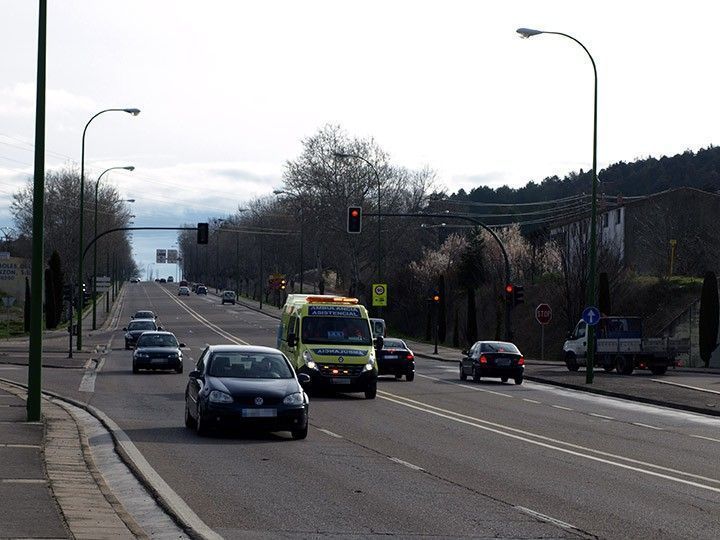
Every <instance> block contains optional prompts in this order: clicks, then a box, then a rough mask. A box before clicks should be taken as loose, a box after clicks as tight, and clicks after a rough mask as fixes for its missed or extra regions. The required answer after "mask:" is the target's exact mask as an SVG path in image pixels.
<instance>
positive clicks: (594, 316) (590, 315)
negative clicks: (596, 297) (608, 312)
mask: <svg viewBox="0 0 720 540" xmlns="http://www.w3.org/2000/svg"><path fill="white" fill-rule="evenodd" d="M582 320H583V321H585V322H586V323H588V324H589V325H590V326H595V325H596V324H597V323H599V322H600V310H599V309H598V308H596V307H595V306H590V307H586V308H585V309H584V310H583V312H582Z"/></svg>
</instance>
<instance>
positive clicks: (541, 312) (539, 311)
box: [535, 304, 552, 361]
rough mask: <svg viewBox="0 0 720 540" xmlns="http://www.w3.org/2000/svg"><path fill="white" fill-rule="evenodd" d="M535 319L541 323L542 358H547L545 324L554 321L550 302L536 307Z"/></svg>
mask: <svg viewBox="0 0 720 540" xmlns="http://www.w3.org/2000/svg"><path fill="white" fill-rule="evenodd" d="M535 320H536V321H537V322H539V323H540V360H541V361H543V360H545V325H547V324H549V323H550V321H552V308H551V307H550V305H549V304H540V305H539V306H538V307H536V308H535Z"/></svg>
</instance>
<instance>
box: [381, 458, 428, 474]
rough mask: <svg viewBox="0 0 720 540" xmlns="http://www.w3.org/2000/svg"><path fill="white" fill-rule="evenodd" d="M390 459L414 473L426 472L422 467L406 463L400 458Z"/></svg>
mask: <svg viewBox="0 0 720 540" xmlns="http://www.w3.org/2000/svg"><path fill="white" fill-rule="evenodd" d="M389 459H390V461H394V462H395V463H398V464H400V465H402V466H403V467H407V468H408V469H412V470H413V471H424V470H425V469H423V468H422V467H418V466H417V465H413V464H412V463H410V462H408V461H405V460H404V459H400V458H396V457H391V458H389Z"/></svg>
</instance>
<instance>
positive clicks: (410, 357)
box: [405, 354, 415, 360]
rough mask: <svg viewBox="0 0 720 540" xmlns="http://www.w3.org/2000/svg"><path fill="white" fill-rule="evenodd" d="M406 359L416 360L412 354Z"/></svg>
mask: <svg viewBox="0 0 720 540" xmlns="http://www.w3.org/2000/svg"><path fill="white" fill-rule="evenodd" d="M405 358H407V359H408V360H414V359H415V356H414V355H412V354H408V355H407V356H406V357H405Z"/></svg>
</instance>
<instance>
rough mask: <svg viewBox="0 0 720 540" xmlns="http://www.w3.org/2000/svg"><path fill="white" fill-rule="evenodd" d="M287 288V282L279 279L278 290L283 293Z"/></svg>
mask: <svg viewBox="0 0 720 540" xmlns="http://www.w3.org/2000/svg"><path fill="white" fill-rule="evenodd" d="M286 288H287V280H285V279H281V280H280V290H281V291H284V290H285V289H286Z"/></svg>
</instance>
